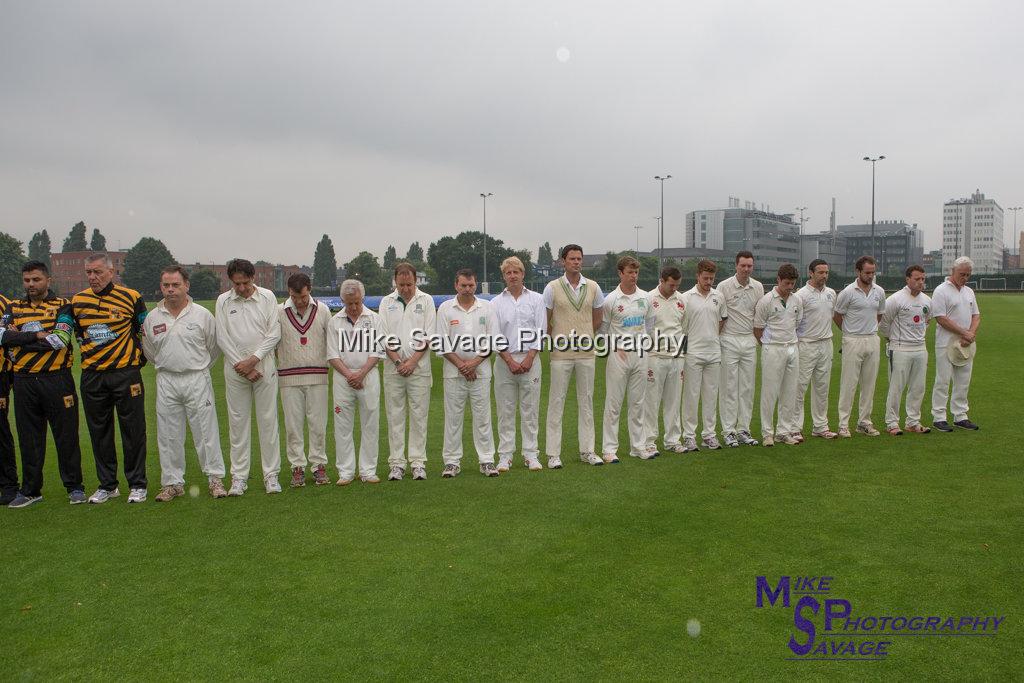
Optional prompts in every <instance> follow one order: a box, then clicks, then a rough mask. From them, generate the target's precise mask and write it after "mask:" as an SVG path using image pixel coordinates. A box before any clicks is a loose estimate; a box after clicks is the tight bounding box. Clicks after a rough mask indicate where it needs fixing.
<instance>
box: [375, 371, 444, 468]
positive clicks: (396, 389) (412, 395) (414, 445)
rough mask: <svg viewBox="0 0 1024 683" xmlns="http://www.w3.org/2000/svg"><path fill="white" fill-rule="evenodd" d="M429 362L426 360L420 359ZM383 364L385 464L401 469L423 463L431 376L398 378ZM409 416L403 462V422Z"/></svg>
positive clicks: (431, 384)
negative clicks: (386, 430) (386, 432)
mask: <svg viewBox="0 0 1024 683" xmlns="http://www.w3.org/2000/svg"><path fill="white" fill-rule="evenodd" d="M422 362H424V363H427V364H429V363H430V359H429V358H427V359H426V360H424V361H422ZM389 365H391V364H390V363H389V364H388V365H385V366H384V412H385V413H387V421H388V445H389V447H390V450H389V453H388V465H389V466H391V467H401V468H402V469H405V468H406V467H407V466H408V465H411V466H413V467H424V466H425V465H426V462H427V417H428V415H429V414H430V388H431V386H433V383H434V382H433V377H432V376H431V375H415V374H414V375H410V376H409V377H402V376H401V375H399V374H398V372H396V371H395V369H394V368H393V367H389ZM406 417H408V419H409V441H408V444H409V451H408V453H409V459H408V461H406V458H405V456H406V450H405V446H406V440H405V422H406Z"/></svg>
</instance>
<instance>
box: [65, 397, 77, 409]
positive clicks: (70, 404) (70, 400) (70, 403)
mask: <svg viewBox="0 0 1024 683" xmlns="http://www.w3.org/2000/svg"><path fill="white" fill-rule="evenodd" d="M64 407H65V408H74V407H75V396H74V394H72V395H70V396H65V397H64Z"/></svg>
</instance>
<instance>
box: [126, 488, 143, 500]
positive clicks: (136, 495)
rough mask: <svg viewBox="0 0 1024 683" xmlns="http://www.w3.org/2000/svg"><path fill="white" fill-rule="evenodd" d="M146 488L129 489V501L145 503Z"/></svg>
mask: <svg viewBox="0 0 1024 683" xmlns="http://www.w3.org/2000/svg"><path fill="white" fill-rule="evenodd" d="M146 494H147V491H146V489H130V490H129V491H128V502H129V503H145V502H146Z"/></svg>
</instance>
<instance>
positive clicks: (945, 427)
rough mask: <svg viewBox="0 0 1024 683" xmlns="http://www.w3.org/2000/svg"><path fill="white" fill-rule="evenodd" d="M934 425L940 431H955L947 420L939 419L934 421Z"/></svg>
mask: <svg viewBox="0 0 1024 683" xmlns="http://www.w3.org/2000/svg"><path fill="white" fill-rule="evenodd" d="M932 427H935V428H936V429H938V430H939V431H940V432H951V431H953V428H952V427H950V426H949V423H948V422H946V421H945V420H939V421H938V422H933V423H932Z"/></svg>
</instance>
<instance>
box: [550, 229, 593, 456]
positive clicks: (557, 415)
mask: <svg viewBox="0 0 1024 683" xmlns="http://www.w3.org/2000/svg"><path fill="white" fill-rule="evenodd" d="M559 256H560V257H561V259H562V263H563V265H564V266H565V275H563V276H562V277H560V278H558V279H557V280H554V281H552V282H549V283H548V284H547V287H545V288H544V295H543V296H544V306H545V307H546V308H547V310H548V334H549V335H551V337H552V350H551V363H550V366H549V367H550V369H551V388H550V389H549V393H548V419H547V444H546V450H547V455H548V467H549V468H551V469H555V470H556V469H559V468H561V466H562V409H563V407H564V402H565V394H566V392H567V391H568V389H569V378H570V377H572V375H573V373H575V374H576V401H577V403H578V410H579V414H578V417H577V420H578V421H577V428H578V436H579V446H580V460H582V461H583V462H584V463H587V464H588V465H603V464H604V460H602V459H601V458H600V457H599V456H598V455H597V454H596V453H594V365H595V359H594V351H593V348H592V345H591V344H589V343H588V342H589V341H591V340H592V338H593V336H594V332H595V331H596V330H597V329H598V328H600V327H601V319H602V317H603V314H602V310H601V307H602V306H603V305H604V294H603V293H602V292H601V287H600V286H598V284H597V283H596V282H594V281H593V280H588V279H587V278H585V277H583V275H582V274H581V271H582V270H583V247H581V246H580V245H578V244H569V245H566V246H564V247H562V251H561V252H560V254H559ZM581 341H582V342H583V347H585V348H586V350H584V348H581V344H580V342H581ZM560 342H567V343H560ZM560 348H561V349H562V350H559V349H560Z"/></svg>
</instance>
